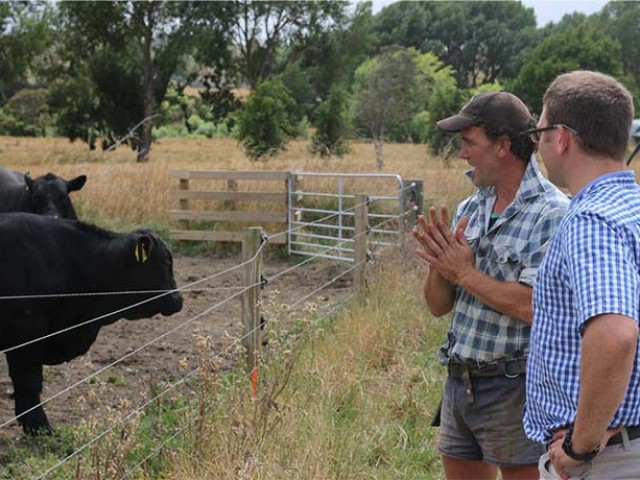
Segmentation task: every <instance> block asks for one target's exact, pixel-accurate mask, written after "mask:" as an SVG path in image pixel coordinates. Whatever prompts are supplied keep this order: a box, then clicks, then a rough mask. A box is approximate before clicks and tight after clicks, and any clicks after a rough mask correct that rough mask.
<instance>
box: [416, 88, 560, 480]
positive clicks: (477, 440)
mask: <svg viewBox="0 0 640 480" xmlns="http://www.w3.org/2000/svg"><path fill="white" fill-rule="evenodd" d="M533 124H534V119H533V118H532V116H531V114H530V112H529V110H528V109H527V107H526V106H525V105H524V103H522V101H521V100H520V99H519V98H518V97H516V96H514V95H512V94H510V93H506V92H489V93H481V94H478V95H476V96H474V97H473V98H472V99H471V101H470V102H469V103H467V104H466V105H465V106H464V107H463V108H462V110H461V111H460V113H458V114H457V115H454V116H452V117H449V118H446V119H444V120H441V121H439V122H438V127H439V128H441V129H443V130H445V131H447V132H457V133H459V134H460V138H461V148H460V157H461V158H463V159H465V160H466V161H467V162H468V163H469V165H470V167H471V170H470V171H469V172H467V175H468V177H469V178H470V179H471V181H472V182H473V183H474V184H475V186H476V187H477V191H476V192H475V194H474V195H472V196H471V197H469V198H468V199H466V200H464V201H463V202H462V203H461V204H460V205H459V206H458V208H457V209H456V213H455V215H454V217H453V222H452V223H451V224H450V223H449V215H448V212H447V209H446V207H444V206H443V207H441V208H440V212H439V215H438V212H437V211H436V209H435V208H434V207H431V208H430V209H429V219H428V220H427V219H425V218H420V222H419V228H417V229H416V230H415V231H414V236H415V238H416V239H417V240H418V243H419V248H418V249H417V251H416V253H417V255H418V256H419V257H420V258H422V259H424V260H425V261H426V262H427V263H428V265H429V270H428V274H427V278H426V281H425V285H424V296H425V299H426V302H427V306H428V308H429V311H430V312H431V313H432V314H433V315H435V316H441V315H445V314H447V313H449V312H452V318H451V326H450V329H449V333H448V335H447V339H446V341H445V343H444V345H443V346H442V348H441V350H440V360H441V362H442V363H443V364H444V365H446V366H447V369H448V377H447V381H446V384H445V389H444V394H443V399H442V406H441V414H440V425H441V428H440V437H439V443H438V449H439V451H440V453H441V455H442V458H443V463H444V470H445V473H446V475H447V478H448V479H450V480H452V479H470V478H472V479H495V478H496V475H497V470H498V469H500V471H501V474H502V478H503V479H504V480H510V479H529V478H531V479H537V478H538V469H537V462H538V459H539V457H540V455H541V453H543V452H544V445H542V444H539V443H536V442H533V441H531V440H529V439H528V438H527V437H526V436H525V434H524V429H523V425H522V418H523V414H524V401H525V371H526V360H527V355H528V351H529V333H530V330H531V319H532V308H531V298H532V286H533V282H534V280H535V277H536V273H537V270H538V267H539V265H540V262H541V260H542V257H543V255H544V252H545V249H546V246H547V243H548V242H549V240H550V238H551V236H552V235H553V233H554V232H555V230H556V227H557V226H558V224H559V223H560V220H561V218H562V215H563V214H564V212H565V211H566V209H567V206H568V204H569V201H568V199H567V197H566V196H565V195H564V194H563V193H562V192H560V191H559V190H558V189H557V188H556V187H554V186H553V185H552V184H551V183H550V182H549V181H548V180H546V179H545V178H544V177H543V176H542V174H541V173H540V170H539V169H538V164H537V162H536V160H535V158H534V156H533V152H534V149H535V144H534V143H533V141H532V140H531V138H530V136H529V135H528V134H527V131H528V130H529V129H530V128H531V127H532V126H533Z"/></svg>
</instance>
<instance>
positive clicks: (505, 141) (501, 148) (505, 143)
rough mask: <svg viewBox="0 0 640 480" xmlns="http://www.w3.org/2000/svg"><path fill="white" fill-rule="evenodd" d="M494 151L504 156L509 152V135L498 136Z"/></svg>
mask: <svg viewBox="0 0 640 480" xmlns="http://www.w3.org/2000/svg"><path fill="white" fill-rule="evenodd" d="M496 146H497V148H496V153H497V154H498V155H499V156H505V155H508V154H510V153H511V139H510V138H509V137H506V136H504V137H500V138H498V139H497V140H496Z"/></svg>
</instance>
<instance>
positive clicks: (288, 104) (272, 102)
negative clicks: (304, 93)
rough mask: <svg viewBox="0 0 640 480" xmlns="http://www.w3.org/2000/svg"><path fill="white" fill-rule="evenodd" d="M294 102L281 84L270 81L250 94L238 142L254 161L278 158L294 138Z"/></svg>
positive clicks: (241, 116)
mask: <svg viewBox="0 0 640 480" xmlns="http://www.w3.org/2000/svg"><path fill="white" fill-rule="evenodd" d="M293 111H295V102H294V100H293V98H291V95H290V93H289V90H288V89H287V88H286V87H285V86H284V84H283V83H282V82H281V81H279V80H267V81H265V82H263V83H261V84H260V86H259V87H258V88H257V89H256V90H255V91H253V92H252V93H251V95H250V96H249V99H248V100H247V104H246V106H245V109H244V110H243V111H242V113H241V114H240V115H239V132H238V135H239V140H240V141H241V142H242V145H243V147H244V149H245V153H246V154H247V156H248V157H249V158H250V159H251V160H257V159H259V158H261V157H263V156H270V155H275V154H276V153H277V152H279V151H281V150H284V148H285V146H286V143H287V142H288V140H289V139H290V138H291V137H293V136H295V132H296V124H295V122H294V121H293V119H292V117H291V112H293Z"/></svg>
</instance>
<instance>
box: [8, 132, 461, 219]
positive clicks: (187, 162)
mask: <svg viewBox="0 0 640 480" xmlns="http://www.w3.org/2000/svg"><path fill="white" fill-rule="evenodd" d="M308 145H309V142H308V141H295V142H292V143H290V144H289V147H288V149H287V150H286V151H284V152H282V153H281V154H280V155H278V156H276V157H273V158H270V159H268V160H265V161H259V162H252V161H250V160H248V159H247V158H246V157H245V155H244V153H243V151H242V149H241V148H240V147H239V145H238V143H237V142H236V141H235V140H233V139H164V140H160V141H158V142H156V143H154V145H153V147H152V151H151V161H150V162H149V163H146V164H139V163H136V162H135V153H134V152H133V151H132V150H130V149H129V148H127V147H119V148H118V149H116V150H115V151H112V152H107V153H103V152H99V151H93V152H90V151H89V150H88V149H87V147H86V145H84V144H83V143H81V142H75V143H70V142H69V141H68V140H66V139H62V138H54V139H52V138H13V137H0V166H2V167H5V168H9V169H13V170H17V171H20V172H29V173H30V174H31V175H32V176H38V175H42V174H45V173H47V172H53V173H55V174H57V175H60V176H62V177H64V178H67V179H69V178H72V177H75V176H77V175H80V174H86V175H87V176H88V181H87V183H86V185H85V186H84V188H83V189H82V190H81V191H80V192H75V193H74V194H72V198H73V201H74V204H75V205H76V207H77V210H78V213H79V217H80V218H82V219H85V220H88V221H92V222H95V223H98V224H99V225H101V226H104V227H107V228H116V229H125V228H130V227H134V226H139V225H147V224H149V225H152V226H160V227H163V228H170V227H172V226H174V224H173V223H172V221H171V220H170V219H169V217H168V216H167V213H166V212H167V210H169V209H171V208H176V206H177V200H175V198H174V197H173V196H172V193H171V192H172V191H175V190H177V188H178V181H177V180H176V179H171V178H169V171H170V170H177V169H197V170H224V169H232V170H298V171H304V172H322V173H326V172H337V173H393V174H399V175H401V176H402V177H403V178H404V179H411V180H414V179H418V180H423V181H424V190H425V201H426V203H427V204H429V205H431V204H440V203H445V204H447V205H449V206H453V205H455V203H457V202H458V201H459V200H460V199H462V198H464V197H465V196H466V195H468V194H469V193H470V192H471V191H472V186H471V185H470V183H469V182H468V181H467V180H466V179H465V178H464V177H463V175H462V172H464V170H465V169H466V162H464V161H461V160H457V159H451V160H450V161H448V162H445V161H444V160H442V159H441V158H438V157H433V156H431V155H429V154H428V152H427V148H426V147H425V146H424V145H409V144H393V143H390V144H386V145H385V146H384V155H385V166H384V168H383V169H382V170H380V171H379V170H377V168H376V165H375V154H374V149H373V145H372V144H370V143H365V142H358V143H353V151H352V152H351V153H350V154H349V155H347V156H345V157H343V158H330V159H322V158H319V157H315V156H313V155H312V154H311V153H309V151H308V149H307V148H308ZM239 188H240V190H243V188H244V187H243V186H240V187H239ZM327 188H329V186H328V187H327Z"/></svg>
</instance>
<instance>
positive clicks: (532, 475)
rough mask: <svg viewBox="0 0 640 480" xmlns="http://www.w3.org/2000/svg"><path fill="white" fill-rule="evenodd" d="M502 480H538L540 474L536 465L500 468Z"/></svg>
mask: <svg viewBox="0 0 640 480" xmlns="http://www.w3.org/2000/svg"><path fill="white" fill-rule="evenodd" d="M500 473H502V478H503V480H538V479H539V478H540V472H539V471H538V465H523V466H521V467H500Z"/></svg>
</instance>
